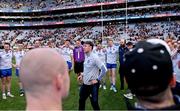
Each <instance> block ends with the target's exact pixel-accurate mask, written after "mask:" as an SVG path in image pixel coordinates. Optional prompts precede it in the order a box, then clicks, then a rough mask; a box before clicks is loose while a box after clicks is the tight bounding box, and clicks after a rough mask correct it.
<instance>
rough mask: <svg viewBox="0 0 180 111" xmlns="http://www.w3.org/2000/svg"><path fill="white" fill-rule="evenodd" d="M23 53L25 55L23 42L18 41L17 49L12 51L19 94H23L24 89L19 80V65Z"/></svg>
mask: <svg viewBox="0 0 180 111" xmlns="http://www.w3.org/2000/svg"><path fill="white" fill-rule="evenodd" d="M24 55H25V51H24V50H23V44H21V43H19V44H18V49H17V51H14V53H13V56H14V57H15V61H16V64H15V65H14V67H15V68H16V76H17V77H18V82H19V88H20V96H23V95H24V90H23V87H22V83H21V81H20V80H19V65H20V62H21V60H22V58H23V56H24Z"/></svg>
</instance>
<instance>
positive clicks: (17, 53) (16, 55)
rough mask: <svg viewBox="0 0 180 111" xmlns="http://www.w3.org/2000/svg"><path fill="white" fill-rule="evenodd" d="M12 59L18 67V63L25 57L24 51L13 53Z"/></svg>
mask: <svg viewBox="0 0 180 111" xmlns="http://www.w3.org/2000/svg"><path fill="white" fill-rule="evenodd" d="M13 55H14V57H15V60H16V65H18V66H19V65H20V62H21V60H22V58H23V56H24V55H25V51H23V50H22V51H17V52H14V53H13ZM17 69H19V67H17Z"/></svg>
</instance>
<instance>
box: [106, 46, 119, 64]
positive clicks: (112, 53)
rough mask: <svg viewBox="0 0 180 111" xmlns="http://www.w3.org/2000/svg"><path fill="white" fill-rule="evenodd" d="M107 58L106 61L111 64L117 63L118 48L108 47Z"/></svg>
mask: <svg viewBox="0 0 180 111" xmlns="http://www.w3.org/2000/svg"><path fill="white" fill-rule="evenodd" d="M106 54H107V60H106V62H107V63H109V64H116V61H117V55H118V48H117V47H115V46H112V47H107V48H106Z"/></svg>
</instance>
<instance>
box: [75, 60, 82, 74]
mask: <svg viewBox="0 0 180 111" xmlns="http://www.w3.org/2000/svg"><path fill="white" fill-rule="evenodd" d="M83 69H84V61H82V62H74V72H75V73H76V74H78V73H81V72H83Z"/></svg>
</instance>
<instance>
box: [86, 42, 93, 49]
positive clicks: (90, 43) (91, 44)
mask: <svg viewBox="0 0 180 111" xmlns="http://www.w3.org/2000/svg"><path fill="white" fill-rule="evenodd" d="M84 44H88V45H90V46H91V47H92V49H93V47H94V44H93V42H91V41H86V42H84Z"/></svg>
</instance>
